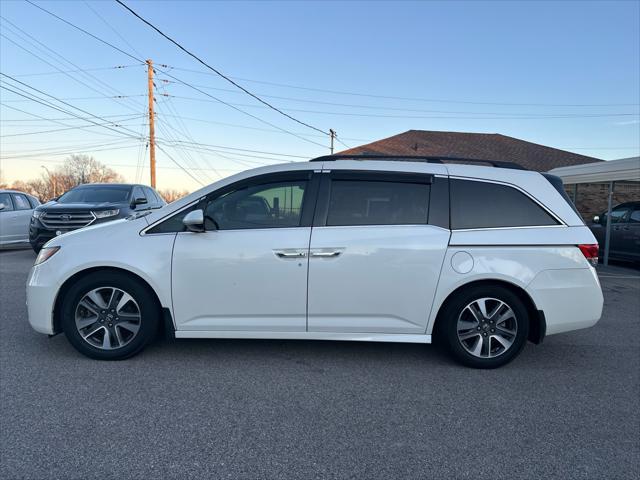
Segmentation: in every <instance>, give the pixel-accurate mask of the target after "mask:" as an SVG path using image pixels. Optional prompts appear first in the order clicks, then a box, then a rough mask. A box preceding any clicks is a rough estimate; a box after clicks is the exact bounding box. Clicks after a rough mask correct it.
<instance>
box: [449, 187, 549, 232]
mask: <svg viewBox="0 0 640 480" xmlns="http://www.w3.org/2000/svg"><path fill="white" fill-rule="evenodd" d="M450 189H451V193H450V196H451V198H450V202H451V228H452V229H468V228H500V227H528V226H548V225H558V223H559V222H558V221H557V220H556V219H554V218H553V216H551V215H550V214H549V213H548V212H547V211H546V210H544V209H543V208H542V207H541V206H540V205H538V204H537V203H536V202H535V201H534V200H532V199H531V198H529V197H528V196H527V195H525V194H524V193H522V192H520V191H519V190H517V189H515V188H513V187H510V186H508V185H502V184H498V183H490V182H482V181H475V180H460V179H451V181H450Z"/></svg>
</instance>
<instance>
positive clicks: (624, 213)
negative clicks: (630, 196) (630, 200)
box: [600, 207, 629, 225]
mask: <svg viewBox="0 0 640 480" xmlns="http://www.w3.org/2000/svg"><path fill="white" fill-rule="evenodd" d="M628 218H629V208H626V207H625V208H614V209H613V210H611V223H623V222H626V221H627V219H628ZM600 223H601V224H602V225H606V224H607V212H604V213H603V214H602V216H601V217H600Z"/></svg>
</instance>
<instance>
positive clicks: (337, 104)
mask: <svg viewBox="0 0 640 480" xmlns="http://www.w3.org/2000/svg"><path fill="white" fill-rule="evenodd" d="M161 73H163V72H161ZM163 82H169V83H175V82H172V81H170V80H163ZM193 85H195V86H196V87H201V88H204V89H207V90H216V91H221V92H229V93H236V94H239V93H240V92H238V91H236V90H233V89H230V88H218V87H211V86H209V85H200V84H197V83H194V84H193ZM260 95H261V96H262V97H265V98H276V99H279V100H288V101H292V102H299V103H311V104H316V105H330V106H335V107H347V108H363V109H370V110H389V111H400V112H417V113H446V114H469V115H514V116H519V115H523V116H546V115H581V114H572V113H566V114H565V113H563V114H560V113H555V114H541V113H529V112H527V113H513V112H473V111H468V110H465V111H460V110H431V109H429V110H425V109H416V108H406V107H386V106H380V105H363V104H353V103H340V102H326V101H322V100H311V99H306V98H296V97H283V96H279V95H267V94H263V93H261V94H260ZM176 98H190V97H179V96H176ZM236 105H238V104H236ZM244 106H252V107H256V105H244ZM284 110H285V111H294V110H292V109H289V108H285V109H284ZM298 111H301V112H305V111H306V110H298Z"/></svg>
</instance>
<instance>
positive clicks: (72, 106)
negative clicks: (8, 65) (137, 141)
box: [0, 72, 137, 138]
mask: <svg viewBox="0 0 640 480" xmlns="http://www.w3.org/2000/svg"><path fill="white" fill-rule="evenodd" d="M0 75H2V76H3V77H7V78H9V79H11V80H13V81H14V82H16V83H19V84H21V85H24V86H26V87H27V88H30V89H31V90H34V91H36V92H38V93H40V94H42V95H45V96H47V97H49V98H52V99H54V100H55V101H57V102H59V103H62V104H63V105H67V106H69V107H71V108H73V109H75V110H78V111H80V112H82V113H84V114H86V115H89V116H91V117H93V118H97V119H99V120H102V122H104V123H109V122H108V121H107V120H105V119H104V118H101V117H99V116H97V115H93V114H92V113H90V112H88V111H86V110H84V109H82V108H79V107H76V106H74V105H72V104H70V103H68V102H65V101H64V100H59V99H58V98H56V97H54V96H53V95H50V94H48V93H46V92H43V91H42V90H39V89H37V88H35V87H32V86H31V85H29V84H27V83H24V82H22V81H21V80H18V79H16V78H14V77H12V76H11V75H7V74H6V73H2V72H0ZM11 86H12V87H13V88H17V89H19V90H22V89H20V88H19V87H16V86H15V85H11ZM2 88H5V89H6V90H9V91H11V92H13V93H15V94H17V95H19V96H22V97H25V98H30V99H31V100H33V101H36V102H37V103H41V104H43V105H46V106H48V107H49V108H53V109H55V110H58V111H61V112H63V113H66V114H67V115H73V116H78V115H77V114H74V113H73V112H69V111H65V110H64V109H61V108H59V107H56V106H55V105H51V104H49V103H44V102H43V99H42V98H38V97H36V96H35V95H33V94H31V93H29V92H25V91H24V90H22V91H23V92H25V93H28V94H29V95H31V96H32V97H35V98H37V99H38V100H39V101H37V100H34V99H33V98H31V97H28V96H26V95H23V94H20V93H18V92H16V91H15V90H11V89H8V88H7V87H4V86H3V87H2ZM45 102H46V101H45ZM85 121H87V122H91V123H93V124H94V125H97V126H101V127H103V128H106V129H109V130H113V131H114V132H117V133H120V134H123V132H121V131H119V130H115V129H113V128H111V127H109V126H106V125H100V124H99V123H96V122H95V121H93V120H91V119H85ZM122 129H123V130H126V131H128V132H130V134H133V135H130V136H133V137H134V138H137V134H136V132H134V131H132V130H130V129H128V128H126V127H122Z"/></svg>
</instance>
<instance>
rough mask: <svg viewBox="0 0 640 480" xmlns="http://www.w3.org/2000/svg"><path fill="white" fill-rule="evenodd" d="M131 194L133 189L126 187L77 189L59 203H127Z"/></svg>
mask: <svg viewBox="0 0 640 480" xmlns="http://www.w3.org/2000/svg"><path fill="white" fill-rule="evenodd" d="M130 192H131V187H125V186H117V187H114V186H91V187H76V188H74V189H73V190H69V191H68V192H67V193H65V194H64V195H62V196H61V197H60V198H59V199H58V203H102V202H114V203H117V202H126V201H128V200H129V193H130Z"/></svg>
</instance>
